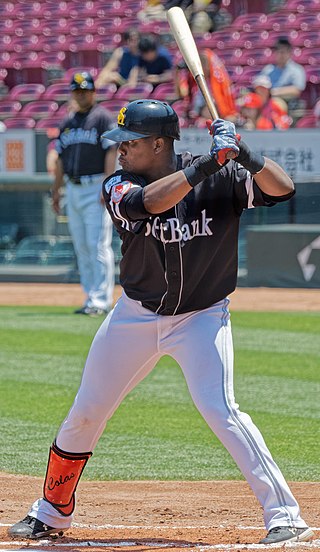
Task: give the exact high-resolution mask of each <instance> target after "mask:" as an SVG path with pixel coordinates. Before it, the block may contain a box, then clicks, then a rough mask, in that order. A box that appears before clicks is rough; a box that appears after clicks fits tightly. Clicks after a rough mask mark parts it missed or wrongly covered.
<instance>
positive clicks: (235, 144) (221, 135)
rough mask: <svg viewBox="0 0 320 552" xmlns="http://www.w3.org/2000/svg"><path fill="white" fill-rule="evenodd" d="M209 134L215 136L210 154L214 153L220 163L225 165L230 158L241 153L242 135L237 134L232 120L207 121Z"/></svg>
mask: <svg viewBox="0 0 320 552" xmlns="http://www.w3.org/2000/svg"><path fill="white" fill-rule="evenodd" d="M206 124H207V128H208V130H209V134H211V135H212V136H213V139H212V146H211V149H210V155H212V156H213V157H214V158H215V159H216V160H217V162H218V163H219V165H223V164H224V163H226V162H227V161H228V160H229V159H233V158H234V157H237V155H239V151H240V149H239V140H240V135H239V134H236V128H235V126H234V124H233V123H232V122H231V121H225V120H224V119H216V120H215V121H210V120H208V121H206Z"/></svg>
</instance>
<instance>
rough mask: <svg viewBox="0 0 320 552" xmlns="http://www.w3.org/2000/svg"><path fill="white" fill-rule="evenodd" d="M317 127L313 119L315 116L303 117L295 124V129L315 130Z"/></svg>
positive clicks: (317, 124) (316, 121)
mask: <svg viewBox="0 0 320 552" xmlns="http://www.w3.org/2000/svg"><path fill="white" fill-rule="evenodd" d="M316 127H319V122H318V119H317V118H316V117H315V115H305V116H304V117H302V118H301V119H299V120H298V121H297V122H296V124H295V128H316Z"/></svg>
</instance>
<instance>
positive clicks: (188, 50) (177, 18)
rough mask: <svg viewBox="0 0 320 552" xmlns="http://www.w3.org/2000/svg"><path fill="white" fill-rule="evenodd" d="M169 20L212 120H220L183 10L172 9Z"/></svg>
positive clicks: (176, 7)
mask: <svg viewBox="0 0 320 552" xmlns="http://www.w3.org/2000/svg"><path fill="white" fill-rule="evenodd" d="M167 19H168V23H169V25H170V29H171V32H172V34H173V36H174V38H175V41H176V43H177V45H178V48H179V50H180V52H181V54H182V56H183V59H184V61H185V62H186V64H187V66H188V69H189V71H190V73H191V74H192V75H193V77H194V79H195V81H196V83H197V85H198V87H199V90H200V92H201V94H202V95H203V97H204V101H205V102H206V105H207V107H208V109H209V113H210V115H211V117H212V119H218V118H219V115H218V112H217V109H216V106H215V103H214V101H213V99H212V96H211V94H210V92H209V89H208V86H207V83H206V79H205V77H204V73H203V68H202V63H201V60H200V57H199V53H198V48H197V46H196V43H195V41H194V38H193V36H192V33H191V29H190V27H189V23H188V21H187V19H186V16H185V15H184V12H183V10H182V9H181V8H179V7H178V6H174V7H173V8H170V9H169V10H168V12H167Z"/></svg>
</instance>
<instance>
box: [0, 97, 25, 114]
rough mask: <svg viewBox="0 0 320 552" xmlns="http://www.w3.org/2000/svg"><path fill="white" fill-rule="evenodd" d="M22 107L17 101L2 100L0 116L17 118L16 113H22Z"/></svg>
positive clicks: (0, 102)
mask: <svg viewBox="0 0 320 552" xmlns="http://www.w3.org/2000/svg"><path fill="white" fill-rule="evenodd" d="M21 108H22V105H21V103H20V102H18V101H16V100H1V101H0V116H1V117H9V116H15V114H16V113H18V112H19V111H21Z"/></svg>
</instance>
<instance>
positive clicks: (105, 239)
mask: <svg viewBox="0 0 320 552" xmlns="http://www.w3.org/2000/svg"><path fill="white" fill-rule="evenodd" d="M70 90H71V94H72V100H73V102H72V105H73V107H75V106H76V107H75V111H72V112H71V113H70V115H69V116H68V117H67V119H66V120H65V121H64V122H63V123H62V126H61V129H60V135H59V137H58V139H57V141H56V150H57V152H58V154H59V157H58V161H57V164H56V170H55V180H54V184H53V188H52V204H53V209H54V211H55V212H56V213H59V211H60V192H61V187H62V186H63V184H66V199H67V215H68V224H69V230H70V234H71V236H72V240H73V244H74V248H75V252H76V255H77V261H78V268H79V273H80V281H81V285H82V287H83V290H84V292H85V294H86V299H85V302H84V305H83V306H82V307H81V308H80V309H78V310H76V311H75V312H76V313H77V314H86V315H91V316H95V315H99V314H103V313H105V312H108V311H109V310H110V309H111V307H112V304H113V289H114V255H113V250H112V247H111V243H112V221H111V218H110V217H109V215H108V214H107V213H106V211H105V208H104V206H103V205H102V201H101V183H102V182H103V179H104V178H105V176H107V175H109V174H111V173H112V172H113V171H114V168H115V160H116V149H115V148H114V147H113V144H112V142H110V141H109V140H107V139H105V138H102V134H103V132H104V131H105V130H106V129H107V128H111V123H112V122H111V119H110V116H109V114H108V112H107V111H106V110H105V109H104V108H102V107H101V106H99V105H98V104H96V95H95V85H94V81H93V78H92V76H91V75H90V73H87V72H86V71H84V72H81V73H75V75H74V76H73V78H72V80H71V84H70Z"/></svg>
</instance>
